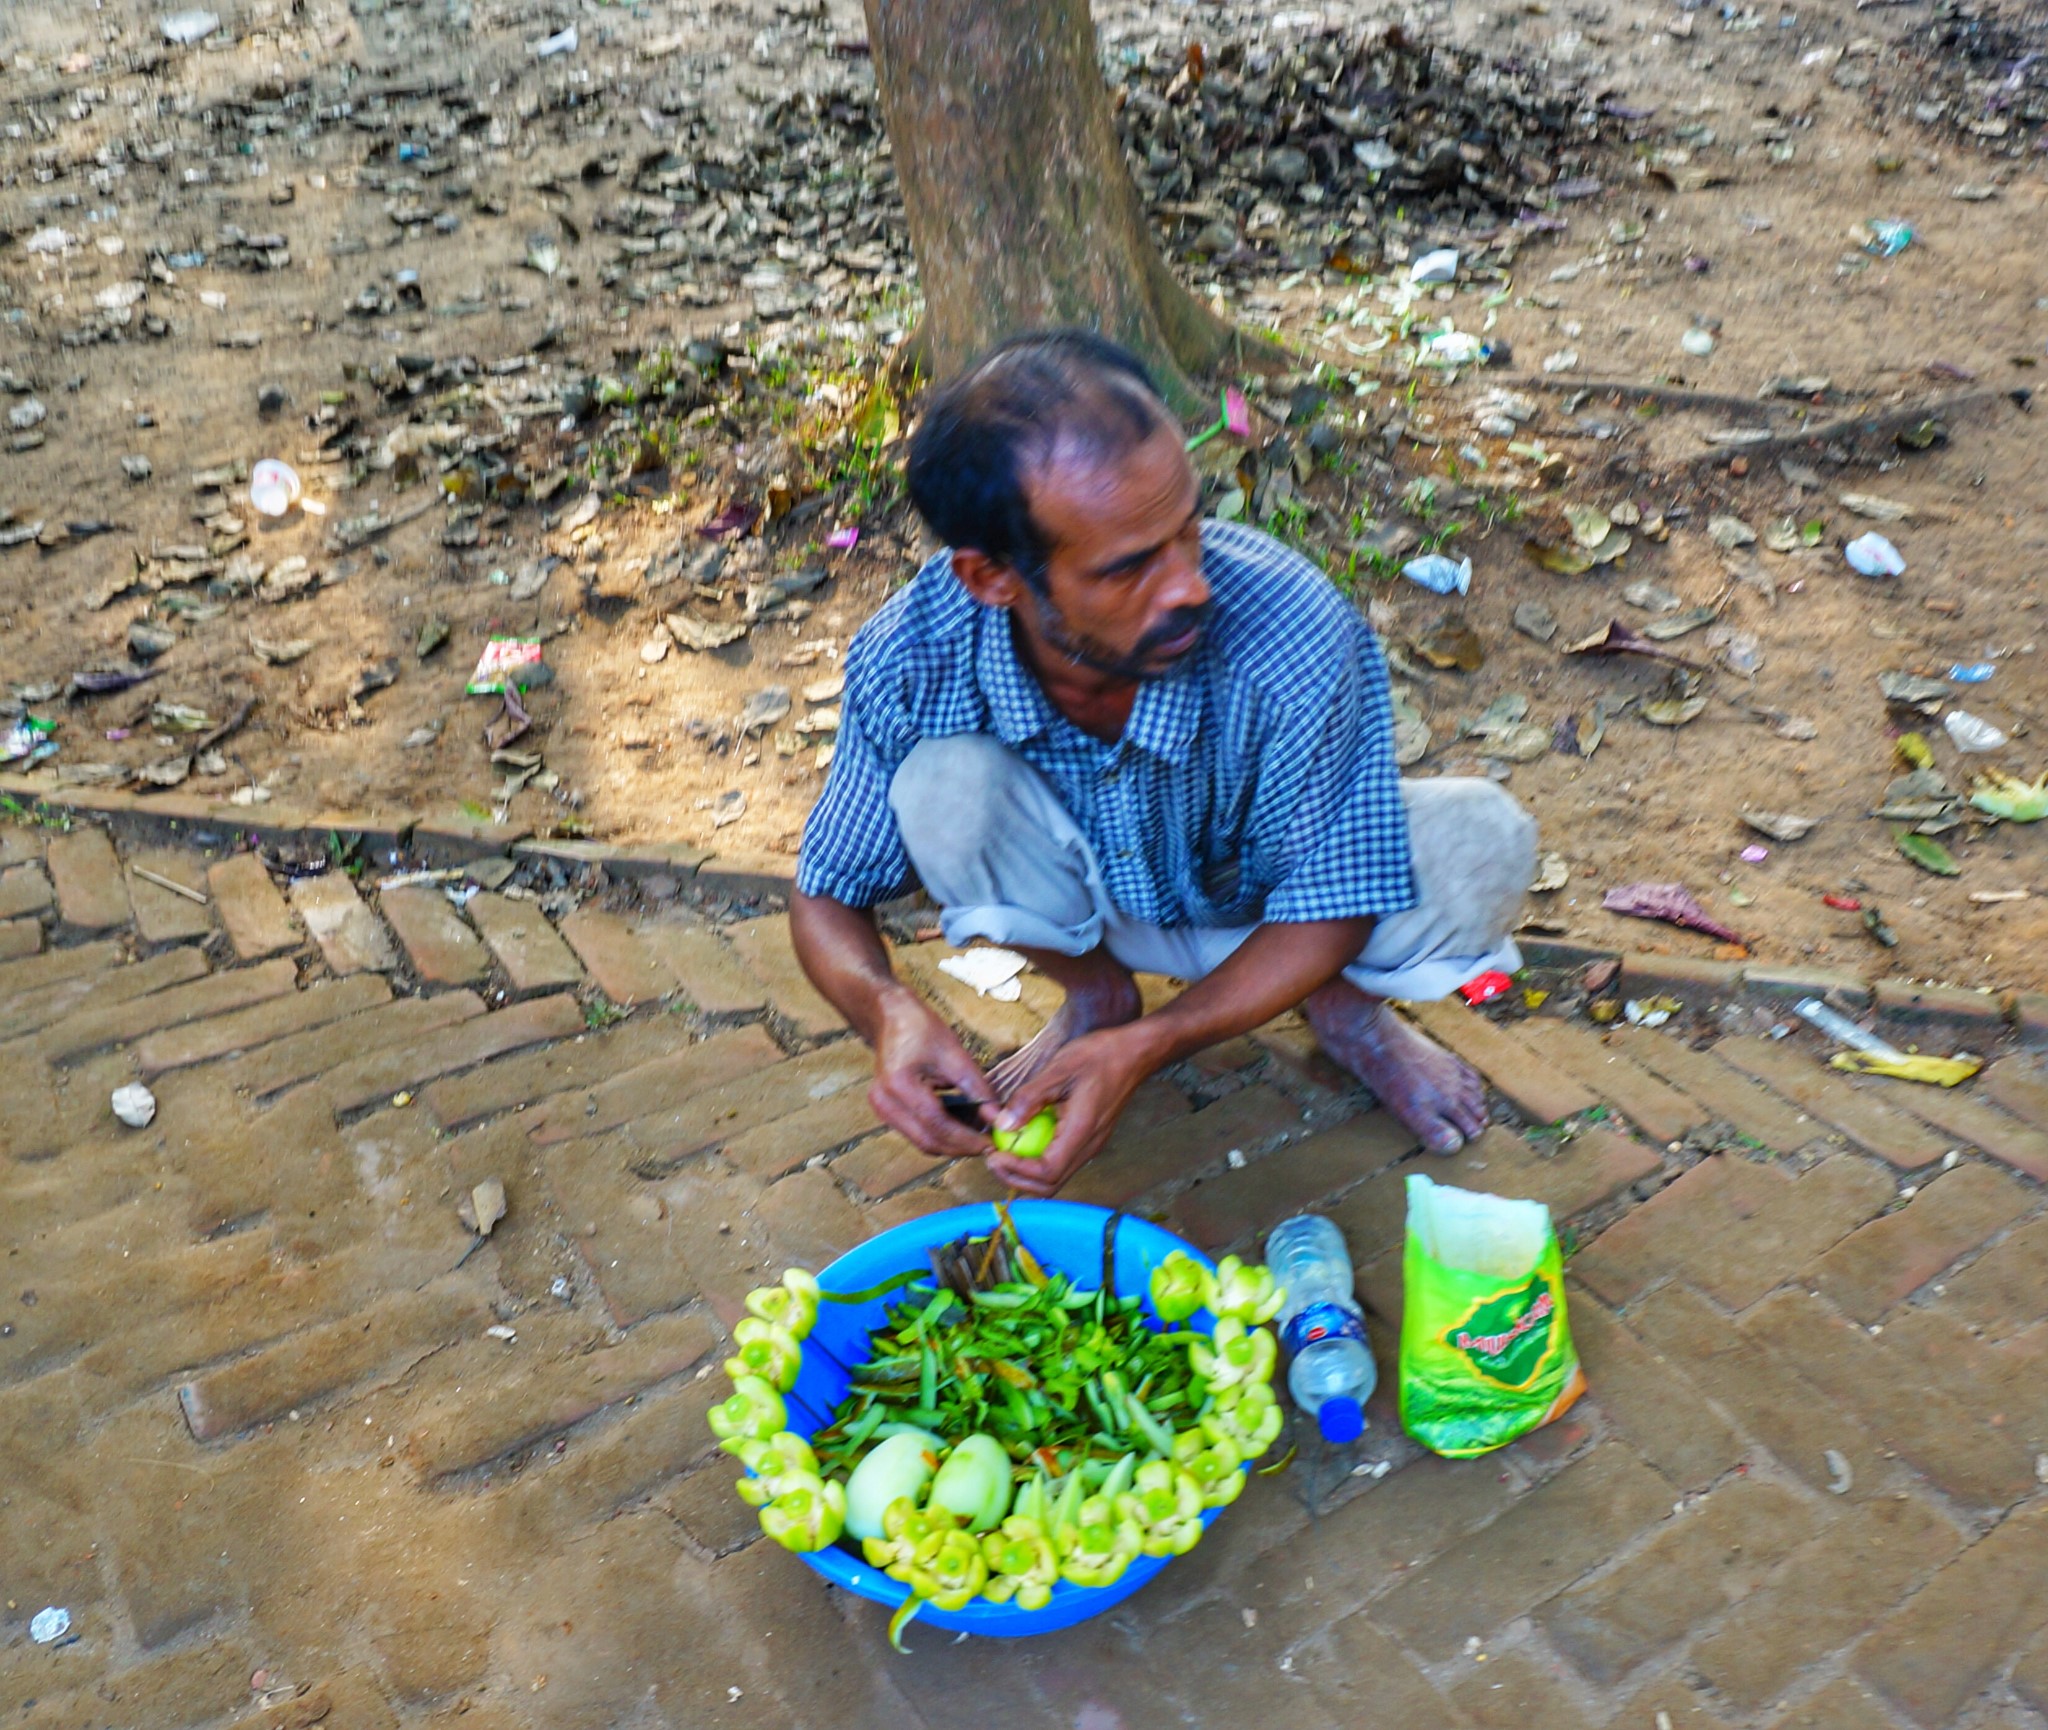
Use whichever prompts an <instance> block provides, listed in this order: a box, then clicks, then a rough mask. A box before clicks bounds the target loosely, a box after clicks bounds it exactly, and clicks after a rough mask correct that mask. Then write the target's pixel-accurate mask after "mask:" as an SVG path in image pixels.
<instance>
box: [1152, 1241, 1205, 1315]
mask: <svg viewBox="0 0 2048 1730" xmlns="http://www.w3.org/2000/svg"><path fill="white" fill-rule="evenodd" d="M1213 1283H1214V1282H1213V1277H1212V1276H1211V1274H1210V1272H1209V1270H1208V1269H1207V1268H1205V1267H1204V1266H1203V1265H1202V1264H1201V1263H1200V1262H1198V1261H1197V1260H1195V1258H1194V1257H1193V1256H1191V1255H1189V1254H1188V1253H1187V1251H1185V1250H1179V1249H1177V1250H1175V1251H1174V1252H1173V1253H1172V1254H1171V1255H1170V1256H1168V1257H1167V1258H1166V1259H1165V1260H1164V1261H1162V1262H1161V1263H1160V1264H1159V1265H1158V1266H1157V1267H1155V1268H1154V1269H1153V1270H1152V1279H1151V1282H1150V1290H1151V1293H1152V1308H1153V1310H1154V1311H1155V1312H1156V1313H1157V1315H1158V1317H1159V1319H1160V1320H1161V1321H1163V1322H1167V1323H1169V1324H1171V1323H1174V1322H1184V1321H1186V1320H1187V1319H1188V1317H1189V1316H1191V1315H1193V1314H1194V1313H1195V1312H1196V1311H1197V1310H1204V1309H1209V1308H1212V1307H1213V1304H1214V1299H1213V1296H1212V1286H1213Z"/></svg>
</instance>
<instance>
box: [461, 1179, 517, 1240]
mask: <svg viewBox="0 0 2048 1730" xmlns="http://www.w3.org/2000/svg"><path fill="white" fill-rule="evenodd" d="M455 1217H456V1218H457V1219H459V1220H461V1221H462V1223H463V1224H464V1225H466V1226H467V1227H468V1228H469V1229H470V1230H471V1231H473V1232H475V1233H476V1235H477V1236H478V1237H489V1236H490V1235H491V1233H492V1231H493V1230H494V1229H495V1228H496V1227H497V1224H498V1221H499V1220H501V1219H503V1218H504V1217H505V1185H504V1184H503V1182H501V1181H500V1180H499V1179H497V1178H495V1177H487V1178H485V1179H484V1180H483V1182H481V1183H480V1184H478V1185H477V1186H476V1187H475V1188H474V1189H472V1190H471V1191H470V1192H469V1194H467V1195H465V1196H464V1197H463V1198H462V1199H461V1200H460V1201H459V1202H457V1203H456V1204H455Z"/></svg>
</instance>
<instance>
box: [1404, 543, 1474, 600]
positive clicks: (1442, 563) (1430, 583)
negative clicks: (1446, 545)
mask: <svg viewBox="0 0 2048 1730" xmlns="http://www.w3.org/2000/svg"><path fill="white" fill-rule="evenodd" d="M1401 575H1402V576H1404V577H1406V578H1407V579H1408V580H1409V581H1410V582H1411V583H1415V584H1417V585H1418V586H1420V587H1422V588H1425V589H1427V590H1429V591H1430V593H1431V594H1435V595H1448V594H1450V593H1452V592H1453V591H1456V592H1457V593H1458V594H1461V595H1463V594H1469V593H1470V592H1471V589H1472V561H1471V560H1470V559H1447V558H1445V557H1444V555H1443V554H1442V553H1425V554H1424V555H1423V556H1422V557H1421V558H1419V559H1410V560H1409V561H1408V562H1407V563H1406V564H1405V565H1403V566H1402V567H1401Z"/></svg>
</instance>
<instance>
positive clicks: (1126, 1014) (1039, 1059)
mask: <svg viewBox="0 0 2048 1730" xmlns="http://www.w3.org/2000/svg"><path fill="white" fill-rule="evenodd" d="M1018 953H1019V954H1022V955H1028V956H1029V957H1030V958H1031V961H1032V963H1033V965H1035V966H1036V967H1037V968H1038V970H1039V971H1040V972H1041V973H1043V974H1045V975H1047V976H1048V977H1049V978H1050V979H1051V980H1052V981H1053V983H1054V984H1056V985H1058V986H1060V987H1061V988H1062V989H1064V990H1065V992H1066V994H1067V997H1066V1001H1065V1002H1064V1003H1062V1004H1061V1005H1060V1006H1059V1008H1058V1009H1056V1010H1054V1011H1053V1017H1052V1019H1051V1020H1050V1021H1048V1022H1047V1023H1046V1024H1045V1025H1044V1026H1043V1027H1041V1028H1040V1029H1039V1030H1038V1031H1037V1032H1036V1033H1034V1034H1033V1035H1032V1036H1031V1038H1030V1039H1028V1040H1026V1041H1025V1042H1024V1044H1022V1045H1020V1046H1019V1047H1018V1048H1017V1049H1016V1050H1015V1051H1013V1052H1011V1053H1010V1055H1009V1056H1008V1057H1005V1058H1004V1059H1002V1061H1001V1062H999V1063H998V1064H996V1066H995V1067H994V1068H993V1069H991V1070H990V1071H989V1072H988V1079H989V1085H990V1086H992V1087H993V1088H994V1089H995V1090H996V1097H997V1098H998V1099H1008V1098H1009V1097H1010V1095H1011V1094H1013V1093H1015V1092H1016V1091H1017V1089H1018V1088H1019V1087H1021V1086H1023V1084H1024V1082H1025V1081H1026V1080H1027V1079H1028V1078H1029V1077H1031V1076H1033V1075H1035V1074H1037V1073H1038V1071H1039V1070H1040V1069H1041V1068H1043V1067H1044V1065H1045V1063H1046V1061H1047V1060H1048V1059H1049V1058H1050V1057H1051V1056H1052V1054H1053V1053H1054V1052H1055V1051H1057V1050H1059V1048H1060V1047H1061V1046H1063V1045H1065V1044H1066V1043H1067V1042H1068V1041H1069V1040H1074V1039H1079V1038H1080V1037H1081V1035H1082V1034H1084V1033H1093V1032H1095V1031H1096V1030H1097V1029H1098V1028H1103V1027H1121V1026H1122V1025H1123V1024H1124V1023H1125V1022H1127V1021H1135V1020H1137V1018H1138V1013H1139V1011H1140V1010H1141V1009H1142V1008H1143V1003H1142V1000H1141V999H1140V998H1139V996H1138V982H1137V981H1136V980H1135V979H1133V978H1132V977H1131V974H1130V969H1129V968H1127V967H1125V966H1124V965H1123V963H1122V962H1120V961H1118V960H1116V959H1115V958H1114V957H1113V956H1111V955H1110V954H1109V953H1108V952H1107V951H1106V950H1102V949H1095V950H1091V951H1090V952H1089V953H1088V954H1086V955H1079V956H1075V955H1052V954H1048V953H1047V952H1045V951H1043V950H1033V949H1023V950H1019V951H1018Z"/></svg>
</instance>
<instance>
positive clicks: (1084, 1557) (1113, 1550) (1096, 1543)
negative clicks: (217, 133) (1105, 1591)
mask: <svg viewBox="0 0 2048 1730" xmlns="http://www.w3.org/2000/svg"><path fill="white" fill-rule="evenodd" d="M1125 1499H1126V1501H1128V1499H1129V1498H1128V1497H1127V1498H1125ZM1144 1542H1145V1536H1144V1530H1143V1528H1142V1527H1141V1526H1140V1525H1139V1524H1138V1522H1137V1521H1136V1520H1135V1519H1133V1518H1132V1517H1131V1515H1130V1514H1129V1513H1128V1512H1127V1511H1125V1510H1122V1509H1119V1508H1117V1507H1115V1506H1113V1505H1112V1504H1110V1503H1109V1502H1106V1501H1104V1500H1103V1499H1102V1497H1100V1496H1088V1497H1085V1498H1083V1499H1082V1501H1081V1503H1080V1504H1079V1506H1078V1507H1077V1508H1076V1509H1075V1510H1074V1518H1073V1523H1072V1524H1071V1525H1067V1526H1064V1527H1062V1528H1060V1529H1059V1530H1058V1531H1056V1532H1055V1534H1054V1538H1053V1547H1054V1548H1055V1549H1056V1550H1057V1551H1058V1552H1059V1556H1060V1575H1061V1577H1062V1578H1063V1579H1067V1580H1071V1581H1073V1583H1074V1584H1075V1585H1077V1586H1113V1585H1115V1584H1116V1582H1117V1581H1118V1580H1120V1579H1121V1578H1123V1572H1124V1570H1125V1569H1126V1568H1128V1567H1129V1566H1130V1565H1131V1560H1132V1558H1133V1557H1135V1556H1136V1555H1137V1554H1138V1553H1139V1552H1140V1551H1141V1550H1142V1549H1143V1548H1144Z"/></svg>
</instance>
